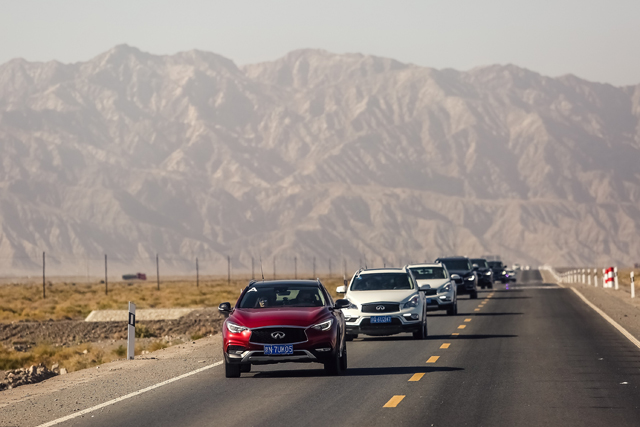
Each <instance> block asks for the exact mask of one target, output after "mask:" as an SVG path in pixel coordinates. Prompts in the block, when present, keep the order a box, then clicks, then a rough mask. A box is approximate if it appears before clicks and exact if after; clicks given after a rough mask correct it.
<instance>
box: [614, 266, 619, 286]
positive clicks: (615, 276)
mask: <svg viewBox="0 0 640 427" xmlns="http://www.w3.org/2000/svg"><path fill="white" fill-rule="evenodd" d="M613 282H614V283H615V284H616V291H617V290H618V267H613Z"/></svg>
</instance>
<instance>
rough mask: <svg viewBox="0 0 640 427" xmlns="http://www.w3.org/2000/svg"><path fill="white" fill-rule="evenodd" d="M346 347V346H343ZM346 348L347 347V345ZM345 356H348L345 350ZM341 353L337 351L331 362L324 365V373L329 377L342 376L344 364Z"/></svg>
mask: <svg viewBox="0 0 640 427" xmlns="http://www.w3.org/2000/svg"><path fill="white" fill-rule="evenodd" d="M343 345H345V344H343ZM345 348H346V345H345ZM343 354H346V351H344V349H343ZM341 359H342V358H341V357H340V352H339V351H336V353H335V354H334V355H333V357H332V358H331V360H329V361H328V362H326V363H325V364H324V372H325V373H326V374H327V375H340V374H341V372H342V369H341V368H342V363H341Z"/></svg>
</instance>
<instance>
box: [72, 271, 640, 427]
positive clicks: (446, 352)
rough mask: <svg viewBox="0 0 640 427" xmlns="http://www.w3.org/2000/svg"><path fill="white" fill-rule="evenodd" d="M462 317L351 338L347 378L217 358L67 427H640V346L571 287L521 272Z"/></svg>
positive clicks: (464, 302) (463, 306)
mask: <svg viewBox="0 0 640 427" xmlns="http://www.w3.org/2000/svg"><path fill="white" fill-rule="evenodd" d="M459 313H460V314H459V315H458V316H446V315H440V314H434V315H430V316H429V339H427V340H424V341H416V340H413V339H411V337H410V336H408V335H407V336H397V337H388V338H365V339H358V340H355V341H353V342H351V343H349V347H348V354H349V370H348V371H347V373H346V374H345V375H343V376H340V377H327V376H324V373H323V370H322V366H321V365H315V364H308V365H307V364H288V365H271V366H264V367H254V371H253V372H251V373H250V374H243V375H242V378H239V379H225V378H224V372H223V368H222V366H219V367H216V368H213V369H209V370H208V371H204V372H202V373H200V374H198V375H194V376H191V377H188V378H186V379H184V380H180V381H177V382H175V383H172V384H169V385H167V386H164V387H161V388H158V389H155V390H153V391H150V392H147V393H144V394H142V395H139V396H136V397H133V398H131V399H127V400H125V401H122V402H119V403H117V404H115V405H111V406H109V407H106V408H103V409H101V410H99V411H96V412H94V413H92V414H89V415H85V416H84V417H83V418H76V419H73V420H71V421H68V422H67V423H64V424H62V425H79V426H84V425H91V426H120V425H135V426H175V425H180V426H202V425H220V426H222V425H224V426H236V425H243V426H280V425H312V426H316V425H317V426H321V425H328V424H330V423H331V424H335V425H349V426H377V425H382V426H388V425H394V426H397V425H412V426H417V425H420V426H422V425H427V426H430V425H431V426H452V425H454V426H457V425H470V426H497V425H505V426H507V425H508V426H513V425H527V426H534V425H535V426H538V425H551V426H560V425H561V426H571V425H575V426H591V425H593V426H603V425H611V426H638V425H640V408H639V406H640V389H639V388H638V384H639V383H640V350H639V349H638V348H637V347H635V346H634V345H633V344H631V343H630V342H629V341H628V340H627V339H626V338H624V337H623V336H622V335H621V334H620V333H619V332H617V331H616V330H615V329H614V328H613V327H612V326H611V325H609V324H608V323H607V322H606V321H604V320H603V319H602V318H601V317H600V316H599V315H597V314H596V313H595V312H594V311H593V310H592V309H591V308H589V307H588V306H587V305H585V304H584V302H582V301H580V300H579V298H578V297H577V296H576V295H575V294H574V293H573V292H572V291H571V290H569V289H562V288H558V287H556V286H555V285H545V284H543V283H542V280H541V276H540V274H539V272H537V271H526V272H521V276H520V277H519V283H518V285H516V286H514V285H511V286H509V289H505V287H504V286H502V285H497V286H496V289H495V290H494V291H486V292H482V293H481V294H480V297H479V299H477V300H470V299H468V297H466V296H465V297H463V298H461V300H460V304H459ZM452 334H459V335H452ZM447 344H448V345H447ZM412 379H413V380H414V381H412ZM394 396H403V397H402V398H400V397H396V398H395V399H394ZM394 403H395V406H394V405H393V404H394ZM385 405H387V406H388V407H385Z"/></svg>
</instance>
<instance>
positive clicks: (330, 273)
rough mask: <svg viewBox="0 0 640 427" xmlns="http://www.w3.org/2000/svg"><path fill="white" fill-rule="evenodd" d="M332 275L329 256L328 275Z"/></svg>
mask: <svg viewBox="0 0 640 427" xmlns="http://www.w3.org/2000/svg"><path fill="white" fill-rule="evenodd" d="M331 276H333V274H332V271H331V258H329V277H331Z"/></svg>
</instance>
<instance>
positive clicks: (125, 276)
mask: <svg viewBox="0 0 640 427" xmlns="http://www.w3.org/2000/svg"><path fill="white" fill-rule="evenodd" d="M122 280H147V275H146V274H144V273H136V274H123V275H122Z"/></svg>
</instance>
